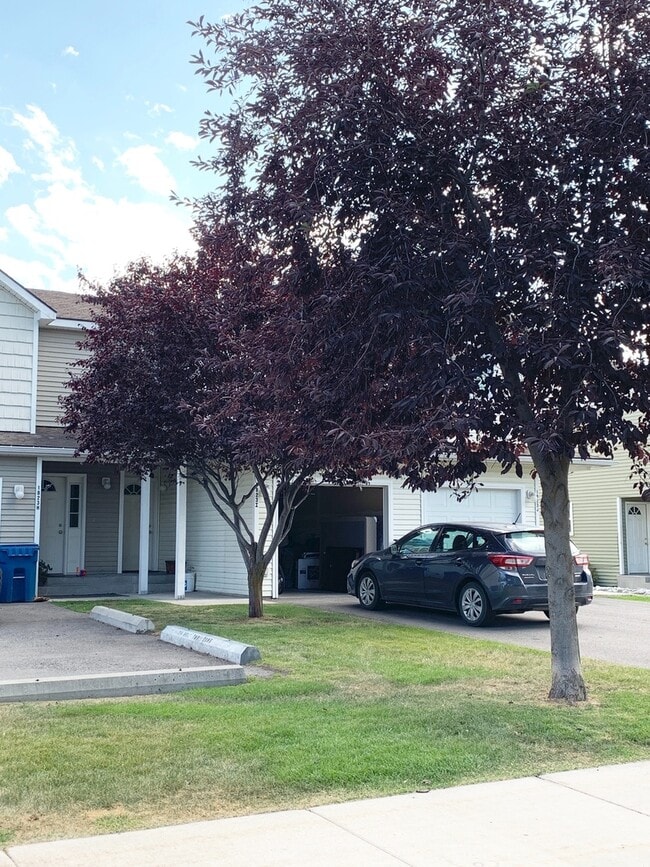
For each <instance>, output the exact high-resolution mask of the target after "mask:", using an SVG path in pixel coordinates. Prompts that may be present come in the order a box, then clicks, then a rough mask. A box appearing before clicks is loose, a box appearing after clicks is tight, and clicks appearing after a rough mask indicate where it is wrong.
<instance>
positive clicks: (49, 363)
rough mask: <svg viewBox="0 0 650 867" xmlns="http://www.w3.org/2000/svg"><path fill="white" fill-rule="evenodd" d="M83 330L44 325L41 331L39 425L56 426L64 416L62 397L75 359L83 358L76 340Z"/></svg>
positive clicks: (39, 347)
mask: <svg viewBox="0 0 650 867" xmlns="http://www.w3.org/2000/svg"><path fill="white" fill-rule="evenodd" d="M82 336H83V335H82V332H81V331H74V330H71V329H70V330H69V329H62V328H43V329H41V331H40V334H39V346H38V385H37V389H36V424H38V425H49V426H51V425H57V424H59V421H58V419H59V417H60V415H61V411H62V410H61V406H60V404H59V397H60V396H61V395H62V394H66V393H67V391H68V389H67V382H68V377H69V374H70V371H71V366H72V364H73V362H74V361H76V360H78V359H79V358H81V357H82V354H81V352H80V350H79V349H78V347H77V345H76V344H77V342H78V341H79V340H80V339H81V337H82Z"/></svg>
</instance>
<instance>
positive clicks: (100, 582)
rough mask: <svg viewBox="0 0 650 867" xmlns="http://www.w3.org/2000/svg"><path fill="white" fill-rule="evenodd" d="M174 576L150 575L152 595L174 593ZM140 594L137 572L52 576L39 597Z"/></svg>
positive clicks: (59, 597)
mask: <svg viewBox="0 0 650 867" xmlns="http://www.w3.org/2000/svg"><path fill="white" fill-rule="evenodd" d="M173 590H174V576H173V575H167V574H165V573H164V572H152V573H150V574H149V592H150V593H165V592H170V593H171V592H173ZM137 592H138V576H137V574H136V573H134V572H129V573H126V574H122V575H116V574H113V573H111V574H104V575H50V576H48V579H47V583H46V584H40V585H39V588H38V595H39V596H49V597H50V598H51V599H57V598H58V599H61V598H64V597H68V596H130V595H132V594H134V593H137Z"/></svg>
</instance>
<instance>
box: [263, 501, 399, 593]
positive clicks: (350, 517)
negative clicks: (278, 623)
mask: <svg viewBox="0 0 650 867" xmlns="http://www.w3.org/2000/svg"><path fill="white" fill-rule="evenodd" d="M384 498H385V492H384V486H382V485H364V486H363V487H350V488H346V487H337V486H329V485H323V486H322V487H316V488H314V489H313V490H312V491H311V493H310V494H309V496H308V497H307V499H306V500H305V502H304V503H303V504H302V505H301V506H299V507H298V509H297V510H296V514H295V517H294V521H293V524H292V527H291V531H290V533H289V536H288V537H287V539H286V540H285V543H284V544H283V545H282V546H281V548H280V551H279V562H280V570H281V574H282V578H283V581H284V586H285V588H286V589H287V590H303V591H304V590H327V591H334V592H340V593H344V592H345V591H346V578H347V574H348V571H349V569H350V564H351V563H352V561H353V560H354V559H355V558H356V557H359V556H361V554H365V553H367V552H368V551H376V550H377V549H378V548H381V547H382V545H383V540H384Z"/></svg>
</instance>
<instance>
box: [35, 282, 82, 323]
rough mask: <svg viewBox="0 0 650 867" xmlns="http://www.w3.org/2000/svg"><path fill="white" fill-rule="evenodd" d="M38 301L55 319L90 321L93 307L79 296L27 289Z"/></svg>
mask: <svg viewBox="0 0 650 867" xmlns="http://www.w3.org/2000/svg"><path fill="white" fill-rule="evenodd" d="M28 291H29V292H30V293H31V294H32V295H35V296H36V298H38V299H39V300H40V301H43V302H45V304H47V306H48V307H51V308H52V310H54V311H55V313H56V316H57V319H72V320H75V321H80V322H90V321H91V320H92V311H93V305H92V304H89V303H88V301H84V300H83V297H82V296H81V295H77V294H74V293H72V292H57V291H55V290H53V289H29V290H28Z"/></svg>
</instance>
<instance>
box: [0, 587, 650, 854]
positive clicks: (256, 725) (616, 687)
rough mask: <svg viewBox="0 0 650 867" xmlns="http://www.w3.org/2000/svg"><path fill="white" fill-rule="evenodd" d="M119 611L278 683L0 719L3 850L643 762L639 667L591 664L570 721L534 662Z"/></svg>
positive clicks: (33, 709) (443, 638)
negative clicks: (249, 655)
mask: <svg viewBox="0 0 650 867" xmlns="http://www.w3.org/2000/svg"><path fill="white" fill-rule="evenodd" d="M96 603H97V600H93V601H92V602H89V603H75V604H73V605H70V607H74V608H75V609H76V610H89V609H90V608H91V607H92V606H93V605H95V604H96ZM109 604H110V605H112V606H114V607H119V608H121V609H123V610H127V611H131V612H133V613H138V614H142V615H144V616H146V617H150V618H151V619H152V620H153V621H154V622H155V623H156V626H157V628H159V629H162V628H163V627H164V626H165V625H167V624H168V623H177V624H180V625H184V626H188V627H191V628H194V629H199V630H203V631H207V632H213V633H216V634H219V635H223V636H226V637H230V638H236V639H238V640H241V641H246V642H250V643H252V644H256V645H257V646H258V647H259V648H260V650H261V653H262V659H263V663H264V665H265V666H268V667H269V668H270V669H272V670H273V671H274V672H275V674H274V676H273V677H260V678H256V679H254V680H252V681H250V682H249V683H247V684H245V685H242V686H239V687H232V688H220V689H212V690H209V689H196V690H192V691H188V692H182V693H175V694H171V695H166V696H148V697H142V698H124V699H111V700H109V699H106V700H95V701H75V702H58V703H54V702H52V703H33V704H22V705H0V730H1V731H2V735H3V744H4V748H3V751H2V759H0V844H4V845H7V844H12V843H18V842H25V841H29V840H37V839H48V838H54V837H62V836H78V835H82V834H84V835H85V834H94V833H109V832H114V831H122V830H129V829H133V828H141V827H153V826H156V825H161V824H167V823H176V822H183V821H192V820H198V819H203V818H213V817H217V816H226V815H239V814H244V813H252V812H259V811H263V810H276V809H284V808H290V807H301V806H307V805H314V804H319V803H327V802H333V801H341V800H346V799H351V798H359V797H369V796H375V795H377V796H378V795H386V794H391V793H397V792H406V791H414V790H416V789H429V788H436V787H441V786H451V785H458V784H461V783H469V782H477V781H482V780H491V779H503V778H508V777H517V776H525V775H529V774H538V773H543V772H548V771H557V770H563V769H568V768H577V767H587V766H593V765H598V764H601V763H609V762H624V761H632V760H636V759H650V672H648V671H645V670H637V669H632V668H623V667H619V666H613V665H607V664H605V663H597V662H590V663H588V664H586V665H585V674H586V678H587V680H588V683H589V686H590V690H591V697H590V701H589V702H587V703H585V704H584V705H580V706H576V707H567V706H563V705H558V704H553V703H549V702H548V701H547V700H546V693H547V691H548V686H549V658H548V654H545V653H542V652H539V651H534V650H527V649H522V648H516V647H512V646H506V645H500V644H495V643H493V642H487V641H481V640H478V639H468V638H463V637H459V636H454V635H450V634H445V633H438V632H434V631H428V630H422V629H417V628H412V627H403V626H387V625H385V624H378V623H373V622H368V621H365V620H360V619H359V618H355V617H350V616H346V615H340V614H329V613H326V612H322V611H317V610H310V609H306V608H300V607H299V606H291V605H274V606H267V611H266V616H265V618H264V619H263V620H261V621H248V620H247V618H246V607H245V606H220V607H214V606H205V607H191V608H190V607H188V608H183V607H176V606H170V605H164V604H160V603H155V602H151V601H147V600H144V599H143V600H119V601H115V600H111V601H110V603H109Z"/></svg>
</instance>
